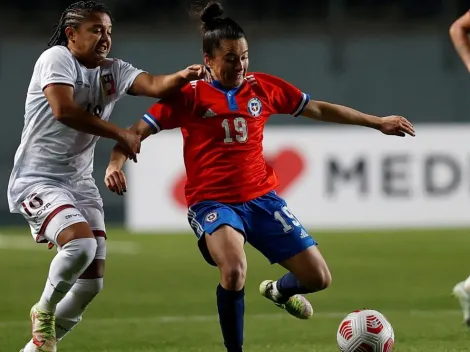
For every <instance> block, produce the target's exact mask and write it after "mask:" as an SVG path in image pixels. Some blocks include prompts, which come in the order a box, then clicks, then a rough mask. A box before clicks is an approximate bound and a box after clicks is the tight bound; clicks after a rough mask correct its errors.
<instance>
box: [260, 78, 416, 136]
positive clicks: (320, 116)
mask: <svg viewBox="0 0 470 352" xmlns="http://www.w3.org/2000/svg"><path fill="white" fill-rule="evenodd" d="M259 78H260V79H261V80H262V82H263V83H264V84H265V91H268V92H269V97H270V102H271V104H272V107H273V109H274V113H280V114H290V115H293V116H299V115H302V116H305V117H308V118H311V119H314V120H319V121H324V122H333V123H340V124H348V125H359V126H365V127H370V128H374V129H377V130H379V131H381V132H383V133H385V134H389V135H396V136H405V134H409V135H411V136H414V128H413V125H412V124H411V123H410V122H409V121H408V120H407V119H405V118H404V117H401V116H387V117H382V118H380V117H377V116H374V115H368V114H364V113H362V112H360V111H357V110H354V109H351V108H349V107H346V106H342V105H337V104H330V103H326V102H323V101H315V100H311V99H310V96H309V95H308V94H306V93H303V92H301V91H300V90H299V89H298V88H297V87H295V86H293V85H292V84H290V83H288V82H286V81H284V80H282V79H281V78H279V77H275V76H271V75H266V74H260V75H259Z"/></svg>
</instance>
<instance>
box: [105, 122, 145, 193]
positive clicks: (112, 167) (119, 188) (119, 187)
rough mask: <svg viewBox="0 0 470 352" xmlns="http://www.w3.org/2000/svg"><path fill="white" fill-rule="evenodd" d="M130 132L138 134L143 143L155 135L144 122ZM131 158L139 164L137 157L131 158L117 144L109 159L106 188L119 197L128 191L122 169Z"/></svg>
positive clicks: (136, 125) (135, 125)
mask: <svg viewBox="0 0 470 352" xmlns="http://www.w3.org/2000/svg"><path fill="white" fill-rule="evenodd" d="M130 130H132V131H134V132H136V133H137V134H138V135H139V136H140V141H141V142H142V141H143V140H145V139H146V138H147V137H148V136H150V135H151V134H152V133H153V130H152V128H150V126H149V125H148V124H147V123H145V122H144V121H143V120H139V121H137V122H136V123H135V124H134V125H133V126H132V127H131V128H130ZM129 158H131V159H132V160H133V161H134V162H137V157H136V156H133V157H130V156H129V153H127V152H126V151H125V150H124V149H123V148H122V147H121V146H120V145H119V144H116V145H115V146H114V148H113V149H112V151H111V157H110V158H109V163H108V167H107V168H106V174H105V177H104V182H105V184H106V187H107V188H108V189H109V190H111V191H112V192H116V193H117V194H119V195H123V194H124V192H126V190H127V181H126V176H125V175H124V172H123V171H122V169H123V167H124V164H125V163H126V161H127V159H129Z"/></svg>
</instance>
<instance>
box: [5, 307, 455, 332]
mask: <svg viewBox="0 0 470 352" xmlns="http://www.w3.org/2000/svg"><path fill="white" fill-rule="evenodd" d="M347 314H348V312H317V313H314V316H313V319H315V317H318V318H326V319H338V322H339V319H342V318H344V317H345V316H346V315H347ZM393 314H406V315H408V316H411V317H412V316H414V317H425V318H426V317H432V318H436V317H439V316H455V317H458V316H460V315H461V314H462V313H461V312H460V311H458V310H410V311H405V310H402V311H400V310H397V311H387V315H393ZM245 318H246V319H247V320H250V319H256V320H280V319H293V318H292V317H291V316H290V315H289V314H287V313H285V312H284V313H278V314H247V315H246V316H245ZM218 320H219V318H218V316H217V315H168V316H150V317H148V316H147V317H116V318H89V319H86V318H85V319H84V321H85V322H86V324H93V325H116V324H133V323H153V324H170V323H197V322H217V321H218ZM30 324H31V322H30V321H29V320H28V319H25V320H11V321H1V320H0V329H2V328H15V327H24V326H28V325H30Z"/></svg>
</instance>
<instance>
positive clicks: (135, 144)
mask: <svg viewBox="0 0 470 352" xmlns="http://www.w3.org/2000/svg"><path fill="white" fill-rule="evenodd" d="M140 137H141V136H140V135H139V134H137V133H135V132H134V131H131V130H122V131H121V133H120V135H119V140H118V141H117V142H118V143H119V145H120V147H121V148H122V149H124V150H125V151H126V152H127V153H128V155H129V159H132V160H134V162H137V156H136V155H137V154H138V153H140V143H141V138H140Z"/></svg>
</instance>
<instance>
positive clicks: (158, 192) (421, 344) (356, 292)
mask: <svg viewBox="0 0 470 352" xmlns="http://www.w3.org/2000/svg"><path fill="white" fill-rule="evenodd" d="M105 2H106V4H107V5H108V6H109V8H110V9H111V10H112V12H113V15H114V17H115V19H116V22H115V28H114V29H113V49H112V53H111V56H114V57H119V58H122V59H124V60H127V61H130V62H131V63H133V64H134V65H135V66H137V67H141V68H143V69H146V70H148V71H150V72H152V73H170V72H174V71H176V70H179V69H181V68H183V67H186V66H187V65H189V64H192V63H198V62H201V60H202V55H201V40H200V37H199V32H198V22H197V21H194V20H191V19H190V17H189V15H188V13H189V11H190V9H191V4H193V3H194V2H193V1H190V0H152V1H150V0H133V1H128V0H114V1H113V0H109V1H105ZM222 2H223V4H224V5H225V8H226V12H227V14H228V15H230V16H233V17H234V18H235V19H237V21H239V22H240V24H241V25H242V26H243V27H244V28H245V30H246V32H247V35H248V39H249V44H250V70H251V71H264V72H267V73H272V74H276V75H278V76H280V77H282V78H284V79H286V80H288V81H290V82H292V83H294V84H295V85H297V86H298V87H299V88H301V89H302V90H303V91H305V92H308V93H310V94H311V95H312V97H313V98H314V99H319V100H327V101H331V102H336V103H340V104H344V105H349V106H352V107H354V108H357V109H359V110H362V111H365V112H369V113H373V114H377V115H382V116H383V115H388V114H400V115H403V116H406V117H407V118H409V119H410V120H411V121H412V122H413V123H414V124H415V127H416V129H417V137H416V138H415V139H393V138H390V137H388V138H387V137H385V136H380V135H378V134H374V132H372V131H365V130H364V131H363V130H359V129H348V128H341V127H336V126H335V127H330V126H329V127H324V126H323V125H322V126H319V124H317V123H314V122H311V121H308V120H306V119H293V118H290V117H287V116H282V117H274V118H272V119H271V121H270V122H269V130H268V131H267V133H266V143H267V144H266V146H267V148H266V149H267V153H268V155H269V158H270V161H271V162H272V163H273V164H275V167H277V170H278V171H279V172H280V173H281V174H282V177H283V184H282V185H281V187H283V191H282V193H283V195H284V196H285V197H286V198H287V200H288V202H289V203H290V204H291V207H292V208H293V210H294V212H295V213H296V215H297V216H298V217H299V218H300V220H301V221H302V222H303V223H304V224H306V225H307V226H308V227H309V228H310V229H311V232H312V234H313V235H314V236H315V237H316V238H317V239H318V240H319V242H320V243H321V249H322V251H323V252H324V254H325V256H326V258H327V260H328V261H329V263H330V266H331V269H332V272H333V280H334V283H333V286H332V287H331V288H330V289H328V290H327V291H325V292H322V293H320V294H318V295H312V296H311V300H312V303H313V305H314V307H315V309H316V310H317V311H318V316H317V317H316V318H315V319H312V320H311V321H308V322H300V321H295V320H294V319H290V317H288V316H287V315H284V314H280V315H279V314H278V313H282V312H278V311H277V310H276V309H275V307H273V306H271V305H269V304H268V302H266V301H264V300H263V299H261V298H260V297H259V295H258V293H257V285H258V284H259V282H260V281H261V280H262V279H265V278H275V277H277V276H278V275H280V274H281V273H282V270H281V269H279V268H277V267H271V266H269V265H268V263H267V261H265V260H264V259H263V258H262V257H261V256H260V255H259V254H257V253H255V252H254V251H253V250H251V248H248V257H249V258H248V260H249V275H248V282H247V318H246V324H247V333H246V335H247V338H246V351H247V352H254V351H265V350H267V349H270V350H272V351H281V352H287V351H293V350H296V351H305V352H307V351H310V352H311V351H335V350H336V347H335V332H336V327H337V324H338V323H339V321H340V320H341V319H342V317H343V316H344V315H345V314H346V313H347V312H349V311H351V310H353V309H356V308H362V307H368V308H373V309H379V310H381V311H383V312H384V313H385V314H386V315H387V316H388V317H389V318H390V320H391V321H392V324H393V325H394V327H395V329H396V336H397V351H427V352H428V351H446V352H448V351H469V350H470V335H468V332H467V331H466V330H465V329H464V328H462V327H461V326H460V325H459V323H460V320H461V316H460V311H459V310H458V309H457V308H458V306H457V303H456V302H455V301H454V300H453V299H452V297H450V291H451V289H452V286H453V285H454V284H455V283H456V282H457V281H458V280H461V279H463V278H465V277H466V276H467V275H468V274H470V266H469V265H468V258H469V257H468V248H469V244H470V237H469V236H468V231H467V230H466V229H467V228H470V211H469V210H468V206H469V200H470V199H469V198H470V197H469V196H470V183H469V180H470V167H469V166H470V164H469V162H470V158H469V156H470V155H469V151H470V149H469V143H468V137H467V136H468V133H467V132H470V127H469V126H470V125H469V124H468V121H469V118H470V104H469V101H470V100H469V97H470V76H469V75H468V72H466V70H465V68H464V66H463V65H462V64H461V62H460V60H459V59H458V57H457V55H456V53H455V51H454V49H453V48H452V45H451V43H450V39H449V35H448V28H449V25H450V24H451V23H452V21H453V20H455V18H457V17H458V16H460V15H461V14H463V13H464V12H465V11H467V10H468V9H469V8H470V1H469V0H466V1H463V0H461V1H457V0H395V1H393V0H289V1H287V0H269V1H268V0H256V1H249V0H226V1H222ZM68 5H69V3H68V2H63V1H52V0H49V1H30V0H23V1H11V0H4V1H2V2H1V4H0V23H2V25H1V26H0V33H1V35H0V82H1V85H0V86H1V88H0V89H1V94H0V99H1V106H2V109H3V111H2V116H3V121H4V122H3V123H4V125H3V128H0V148H1V149H2V153H0V165H1V167H0V184H2V185H4V186H3V187H4V194H5V198H4V202H0V225H2V226H3V227H2V228H0V278H1V282H2V284H1V288H2V304H1V305H0V337H2V340H1V341H2V343H1V344H0V351H17V350H19V348H20V347H21V346H22V344H23V343H24V342H25V341H26V339H27V337H28V333H29V328H28V310H29V308H30V306H31V305H32V304H33V303H34V301H35V300H36V299H37V297H38V294H39V293H40V291H41V289H42V286H43V283H44V278H45V275H46V273H47V269H48V263H49V260H50V258H51V257H52V256H53V255H54V253H53V251H47V250H46V249H45V248H43V246H40V245H35V244H34V243H33V242H32V241H31V238H30V237H29V236H30V235H29V229H28V228H27V226H25V223H24V221H23V219H22V218H21V216H20V215H16V214H15V215H12V214H9V212H8V206H7V201H6V188H7V184H8V177H9V175H10V171H11V167H12V163H13V156H14V153H15V150H16V148H17V145H18V143H19V140H20V135H21V130H22V126H23V113H24V100H25V93H26V90H27V86H28V84H29V80H30V76H31V73H32V70H33V65H34V62H35V61H36V59H37V57H38V55H39V54H40V53H41V51H42V50H43V49H44V48H45V47H46V43H47V41H48V38H49V36H50V34H52V25H53V24H54V23H56V22H57V21H58V19H59V17H60V15H61V12H62V10H63V9H64V8H65V7H66V6H68ZM151 103H152V101H151V100H150V99H145V98H134V97H129V98H126V99H123V100H122V101H121V102H120V103H118V105H117V107H116V109H115V112H114V114H113V116H112V120H113V121H114V122H115V123H117V124H119V125H121V126H127V125H130V124H132V123H133V122H134V121H135V120H136V119H137V118H139V117H140V115H141V114H142V112H143V111H145V110H146V109H147V107H148V106H149V104H151ZM152 143H153V147H152ZM310 143H311V144H310ZM112 145H113V143H111V142H109V141H105V140H102V141H100V142H99V143H98V147H97V149H96V152H95V157H96V159H95V179H96V180H97V184H98V186H99V187H100V189H101V191H102V195H103V199H104V203H105V211H106V216H107V222H108V224H109V229H108V234H109V237H110V238H109V241H108V243H109V248H110V250H109V262H108V267H107V281H106V284H105V286H106V289H105V291H104V292H103V293H102V294H101V295H100V297H99V298H98V299H97V303H95V304H94V305H93V306H91V307H90V308H89V311H88V312H87V316H86V319H85V320H84V323H83V324H81V326H79V327H78V328H77V331H76V332H74V333H73V334H71V335H70V337H68V338H67V339H66V340H64V342H63V343H61V345H60V346H61V350H63V351H113V352H117V351H140V352H144V351H168V352H169V351H173V352H176V351H209V352H211V351H222V348H221V346H222V345H221V343H220V340H221V338H220V333H219V328H218V325H217V317H216V307H215V286H216V284H217V279H218V274H217V271H216V270H215V269H210V268H208V267H207V266H206V265H205V263H204V262H203V260H202V258H201V257H200V256H199V254H198V252H197V246H196V245H195V239H194V238H193V237H192V235H191V234H190V230H189V226H187V223H186V218H185V210H184V207H182V206H181V204H180V203H181V202H180V199H181V189H180V184H179V183H178V182H179V181H181V180H180V179H179V178H180V177H181V170H182V169H181V167H182V162H181V160H180V158H179V157H178V155H179V153H180V149H179V148H181V146H180V139H179V136H178V134H177V133H176V134H175V133H166V134H162V135H161V136H157V137H154V138H153V139H152V142H150V141H149V142H148V144H147V148H146V146H145V145H144V152H143V155H142V158H141V163H139V164H138V165H136V166H134V167H133V168H130V169H129V170H128V171H129V178H130V183H131V186H130V187H129V192H128V194H127V195H126V196H125V197H117V196H115V195H114V194H111V193H109V192H107V191H106V190H105V188H104V185H103V182H102V179H103V177H104V170H105V168H106V166H107V162H108V157H109V151H110V148H111V147H112ZM284 166H285V167H284ZM146 167H148V170H146V172H144V168H146ZM287 169H290V170H294V171H295V170H297V171H296V172H293V174H292V173H288V172H285V170H287ZM283 170H284V171H283ZM136 175H139V176H136ZM175 181H176V182H175ZM457 227H458V228H460V229H453V228H457ZM411 228H412V229H411ZM323 229H328V230H329V231H323ZM352 229H354V230H355V231H350V230H352ZM319 230H321V231H319ZM140 232H145V233H146V234H148V233H150V234H158V235H159V236H144V235H143V234H139V233H140ZM175 234H185V236H175ZM87 319H88V322H87ZM277 331H283V333H278V332H277Z"/></svg>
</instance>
